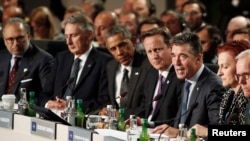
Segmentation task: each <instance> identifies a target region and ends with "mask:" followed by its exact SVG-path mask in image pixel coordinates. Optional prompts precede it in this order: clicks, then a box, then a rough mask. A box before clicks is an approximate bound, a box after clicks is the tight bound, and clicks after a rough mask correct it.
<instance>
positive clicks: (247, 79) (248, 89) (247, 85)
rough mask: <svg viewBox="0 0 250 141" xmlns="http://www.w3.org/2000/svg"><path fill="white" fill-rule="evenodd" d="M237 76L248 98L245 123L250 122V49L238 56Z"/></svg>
mask: <svg viewBox="0 0 250 141" xmlns="http://www.w3.org/2000/svg"><path fill="white" fill-rule="evenodd" d="M236 61H237V62H236V77H237V79H238V81H239V84H240V85H241V88H242V90H243V92H244V96H245V97H247V98H248V104H247V106H246V112H245V124H250V49H248V50H245V51H243V52H241V53H240V54H238V55H237V57H236Z"/></svg>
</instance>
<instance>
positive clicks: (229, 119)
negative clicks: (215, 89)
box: [217, 41, 250, 125]
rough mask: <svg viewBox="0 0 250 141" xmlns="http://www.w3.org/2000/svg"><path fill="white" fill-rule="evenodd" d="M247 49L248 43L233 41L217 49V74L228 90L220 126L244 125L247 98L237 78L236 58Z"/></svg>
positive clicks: (222, 103) (220, 113)
mask: <svg viewBox="0 0 250 141" xmlns="http://www.w3.org/2000/svg"><path fill="white" fill-rule="evenodd" d="M246 49H250V44H249V43H248V42H246V41H232V42H229V43H226V44H223V45H221V46H219V47H218V48H217V56H218V65H219V70H218V72H217V74H218V76H219V77H220V78H221V80H222V85H223V86H224V87H225V88H227V91H226V92H225V93H224V95H223V98H222V101H221V103H220V112H219V123H220V124H231V125H238V124H240V125H242V124H244V118H245V109H246V104H247V98H245V97H244V93H243V92H242V88H241V86H240V84H239V83H238V80H237V79H236V77H235V75H236V61H235V57H236V56H237V55H238V54H239V53H240V52H242V51H244V50H246Z"/></svg>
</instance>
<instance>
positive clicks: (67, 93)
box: [64, 58, 81, 99]
mask: <svg viewBox="0 0 250 141" xmlns="http://www.w3.org/2000/svg"><path fill="white" fill-rule="evenodd" d="M80 62H81V59H79V58H76V59H75V61H74V64H73V67H72V70H71V73H70V78H69V79H73V81H71V83H69V84H68V87H67V89H66V91H65V94H64V98H65V99H66V96H71V95H72V92H73V90H74V88H75V85H76V80H77V75H78V71H79V64H80Z"/></svg>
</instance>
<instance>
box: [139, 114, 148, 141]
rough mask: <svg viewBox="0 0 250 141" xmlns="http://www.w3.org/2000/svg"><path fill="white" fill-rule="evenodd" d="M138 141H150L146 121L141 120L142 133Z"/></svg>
mask: <svg viewBox="0 0 250 141" xmlns="http://www.w3.org/2000/svg"><path fill="white" fill-rule="evenodd" d="M139 141H150V136H149V134H148V119H145V118H144V119H142V132H141V134H140V139H139Z"/></svg>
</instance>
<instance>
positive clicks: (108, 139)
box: [104, 136, 125, 141]
mask: <svg viewBox="0 0 250 141" xmlns="http://www.w3.org/2000/svg"><path fill="white" fill-rule="evenodd" d="M104 141H125V140H122V139H118V138H115V137H110V136H105V137H104Z"/></svg>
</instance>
